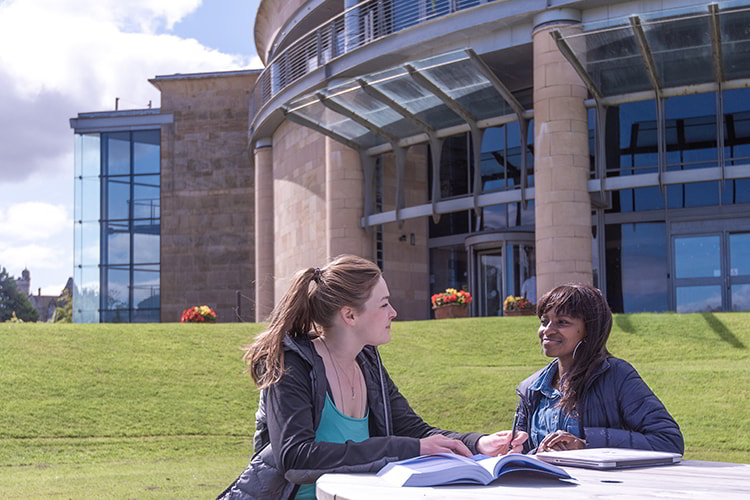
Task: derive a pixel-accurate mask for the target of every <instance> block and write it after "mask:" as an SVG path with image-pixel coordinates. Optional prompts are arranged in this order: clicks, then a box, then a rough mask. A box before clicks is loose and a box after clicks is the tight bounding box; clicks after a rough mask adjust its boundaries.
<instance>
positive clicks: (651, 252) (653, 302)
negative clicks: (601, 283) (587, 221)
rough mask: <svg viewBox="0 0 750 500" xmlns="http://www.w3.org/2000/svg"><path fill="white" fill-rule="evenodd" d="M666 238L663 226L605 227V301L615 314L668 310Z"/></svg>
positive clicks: (648, 224)
mask: <svg viewBox="0 0 750 500" xmlns="http://www.w3.org/2000/svg"><path fill="white" fill-rule="evenodd" d="M665 234H666V225H665V224H664V223H663V222H644V223H638V224H608V225H607V226H606V227H605V240H606V241H605V245H606V265H607V299H608V301H609V304H610V306H611V307H612V309H613V311H614V312H624V313H634V312H660V311H666V310H667V308H668V290H667V243H666V236H665Z"/></svg>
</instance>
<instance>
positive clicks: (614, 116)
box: [606, 100, 664, 212]
mask: <svg viewBox="0 0 750 500" xmlns="http://www.w3.org/2000/svg"><path fill="white" fill-rule="evenodd" d="M606 126H607V130H606V155H607V158H606V165H607V167H606V175H607V176H608V177H615V176H623V175H638V174H644V173H653V172H657V171H658V163H659V161H658V145H657V137H658V134H657V128H656V102H655V101H653V100H649V101H639V102H633V103H625V104H621V105H619V106H616V107H612V108H610V109H609V110H608V111H607V123H606ZM618 143H619V148H618V149H616V150H614V151H613V148H615V147H617V146H616V145H617V144H618ZM618 158H619V159H618ZM663 208H664V195H663V194H662V192H661V191H660V189H659V188H658V187H645V188H635V189H623V190H621V191H613V192H612V208H611V209H608V210H607V211H608V212H635V211H642V210H659V209H663Z"/></svg>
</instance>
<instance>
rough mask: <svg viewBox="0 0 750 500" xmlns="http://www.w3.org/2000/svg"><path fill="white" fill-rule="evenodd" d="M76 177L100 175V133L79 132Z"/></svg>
mask: <svg viewBox="0 0 750 500" xmlns="http://www.w3.org/2000/svg"><path fill="white" fill-rule="evenodd" d="M75 155H76V169H75V175H76V177H98V176H99V173H100V172H101V142H100V140H99V134H79V135H78V136H77V140H76V148H75Z"/></svg>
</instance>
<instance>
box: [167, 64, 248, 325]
mask: <svg viewBox="0 0 750 500" xmlns="http://www.w3.org/2000/svg"><path fill="white" fill-rule="evenodd" d="M256 78H257V73H256V72H240V73H227V74H218V75H216V74H212V75H210V76H209V75H206V76H201V75H195V76H184V77H183V76H175V77H157V78H155V79H153V80H152V83H153V84H154V85H156V86H157V87H158V88H159V90H160V91H161V99H162V104H161V111H162V113H171V114H173V116H174V120H173V123H171V124H169V125H163V126H162V128H161V130H162V139H161V165H162V170H161V321H163V322H169V321H177V320H179V315H180V312H181V311H182V310H184V309H186V308H187V307H191V306H193V305H202V304H209V305H211V307H213V308H214V309H215V310H216V312H217V314H218V318H219V321H227V322H232V321H236V320H237V318H236V314H237V313H236V311H237V306H238V297H239V305H240V313H241V315H242V317H243V318H245V320H246V321H247V320H252V319H254V317H255V311H254V299H253V297H254V295H255V290H254V279H255V272H254V268H255V246H254V245H255V230H254V226H255V224H254V222H255V221H254V209H253V206H254V199H253V196H254V171H253V157H252V151H251V150H250V149H249V148H248V140H247V127H248V109H249V98H250V92H249V89H250V88H252V86H253V84H254V82H255V79H256Z"/></svg>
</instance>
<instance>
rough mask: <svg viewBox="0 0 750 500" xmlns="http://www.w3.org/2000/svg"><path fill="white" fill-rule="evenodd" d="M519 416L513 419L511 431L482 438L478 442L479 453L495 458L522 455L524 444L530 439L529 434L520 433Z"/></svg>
mask: <svg viewBox="0 0 750 500" xmlns="http://www.w3.org/2000/svg"><path fill="white" fill-rule="evenodd" d="M517 421H518V415H514V417H513V427H512V428H511V430H509V431H500V432H495V433H494V434H488V435H486V436H482V437H481V438H479V441H477V451H478V452H479V453H481V454H482V455H487V456H490V457H494V456H497V455H505V454H507V453H521V452H522V451H523V443H524V442H525V441H526V439H527V438H528V434H526V433H525V432H524V431H519V430H518V429H517V428H516V426H517Z"/></svg>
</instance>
